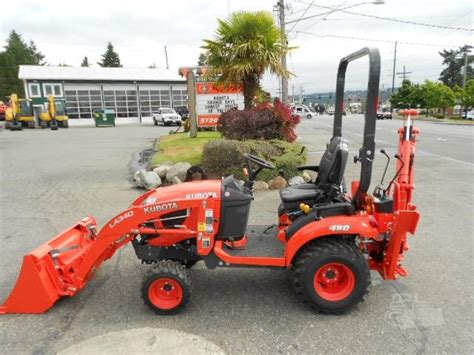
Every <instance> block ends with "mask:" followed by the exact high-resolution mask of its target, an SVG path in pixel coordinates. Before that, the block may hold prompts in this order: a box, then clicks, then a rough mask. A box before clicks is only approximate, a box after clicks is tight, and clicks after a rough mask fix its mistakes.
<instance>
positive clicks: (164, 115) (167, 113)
mask: <svg viewBox="0 0 474 355" xmlns="http://www.w3.org/2000/svg"><path fill="white" fill-rule="evenodd" d="M153 123H154V124H155V126H158V125H159V124H161V125H163V126H170V125H173V124H175V125H176V126H181V116H180V115H178V113H177V112H176V111H175V110H174V108H169V107H160V108H159V109H158V111H155V112H153Z"/></svg>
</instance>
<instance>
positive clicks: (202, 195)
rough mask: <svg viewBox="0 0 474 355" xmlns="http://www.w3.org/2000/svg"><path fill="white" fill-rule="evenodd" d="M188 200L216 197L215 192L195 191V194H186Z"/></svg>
mask: <svg viewBox="0 0 474 355" xmlns="http://www.w3.org/2000/svg"><path fill="white" fill-rule="evenodd" d="M186 198H187V199H188V200H201V199H206V198H217V193H216V192H196V193H195V194H186Z"/></svg>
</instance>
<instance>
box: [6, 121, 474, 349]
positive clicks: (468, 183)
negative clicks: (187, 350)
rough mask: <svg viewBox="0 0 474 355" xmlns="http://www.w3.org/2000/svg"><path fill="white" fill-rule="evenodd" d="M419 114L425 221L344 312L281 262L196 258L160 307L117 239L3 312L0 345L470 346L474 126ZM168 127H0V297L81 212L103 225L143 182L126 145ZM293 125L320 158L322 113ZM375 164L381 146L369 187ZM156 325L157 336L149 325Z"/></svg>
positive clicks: (146, 142) (262, 207)
mask: <svg viewBox="0 0 474 355" xmlns="http://www.w3.org/2000/svg"><path fill="white" fill-rule="evenodd" d="M400 125H401V121H398V120H393V121H378V122H377V126H378V128H377V136H376V139H377V146H378V147H377V148H378V149H380V148H385V149H386V150H387V151H389V152H390V153H391V154H393V153H395V152H396V144H397V135H396V133H395V132H396V130H397V128H398V127H399V126H400ZM418 126H419V128H420V130H421V135H420V142H419V154H418V155H417V162H416V191H415V201H414V202H415V203H416V204H417V205H418V207H419V209H420V211H421V214H422V221H421V224H420V226H419V229H418V233H417V235H416V236H413V237H410V245H411V250H410V252H409V253H408V254H407V257H406V261H405V266H406V267H407V268H408V270H409V271H410V275H409V276H408V277H406V278H403V279H400V280H397V281H390V282H385V281H382V280H381V279H380V277H378V276H377V275H376V274H373V275H372V278H373V286H372V288H371V291H370V294H369V296H368V298H367V300H366V302H365V303H363V304H361V305H360V306H359V307H358V308H357V309H356V310H354V311H353V312H351V313H350V314H347V315H343V316H324V315H320V314H317V313H314V312H313V311H311V310H310V309H309V308H308V307H306V306H305V305H303V304H301V303H300V301H299V299H298V298H297V297H296V295H295V294H294V293H293V291H292V289H291V287H290V283H289V278H288V274H287V273H286V272H285V271H274V270H264V269H241V268H237V269H217V270H207V269H206V268H205V267H204V265H203V264H202V263H199V264H198V265H197V266H196V267H195V268H194V269H192V271H191V277H192V279H193V294H192V296H191V301H190V303H189V304H188V306H187V308H186V309H185V310H184V312H183V313H181V314H179V315H176V316H172V317H163V316H157V315H155V314H152V313H151V312H150V311H149V310H148V308H146V307H145V306H144V305H143V302H142V300H141V297H140V288H141V282H142V278H143V275H144V273H145V272H146V270H147V268H148V266H146V265H141V264H140V262H139V261H138V260H137V259H136V257H135V255H134V253H133V249H132V247H131V246H126V247H125V248H123V249H121V250H120V251H119V252H117V253H116V255H115V256H114V257H113V258H112V259H111V260H109V261H107V262H106V263H104V264H103V266H102V267H101V268H100V269H99V271H98V272H97V274H96V277H95V278H94V279H93V280H92V281H91V282H90V283H89V285H88V286H87V288H85V289H84V290H83V291H81V292H80V293H79V294H78V295H77V296H76V297H73V298H67V299H62V300H61V301H59V302H58V303H57V304H56V305H55V307H53V308H52V309H51V310H50V311H48V312H47V313H45V314H42V315H3V316H0V353H4V354H11V353H35V354H42V353H46V354H50V353H56V352H60V351H66V353H67V351H68V349H69V353H73V352H74V350H77V349H79V348H80V345H81V344H86V343H87V344H103V343H104V342H105V343H107V344H109V345H110V347H109V349H114V348H113V345H114V344H115V345H116V344H117V342H118V341H119V339H126V340H123V341H128V342H130V341H135V342H138V343H143V344H146V345H148V344H152V345H150V346H151V348H149V350H153V351H157V349H160V347H159V344H161V343H163V344H168V343H169V336H170V335H169V333H170V332H169V330H173V331H176V334H180V335H179V336H180V337H181V340H182V339H186V340H187V339H189V342H196V343H195V346H196V347H200V346H202V347H204V348H202V349H209V351H208V353H212V352H214V350H215V349H220V350H222V351H223V352H226V353H230V354H241V353H255V354H262V353H272V354H273V353H307V354H308V353H336V352H341V353H364V354H365V353H371V354H372V353H373V354H376V353H377V354H379V353H388V352H390V353H434V352H436V353H439V352H447V353H472V352H473V350H474V348H473V336H472V334H474V332H473V296H472V295H473V294H474V293H473V277H472V267H473V264H472V260H473V243H472V237H473V207H472V206H473V205H472V199H473V197H474V187H473V181H474V163H473V127H472V126H451V125H450V126H448V125H441V124H437V123H435V122H421V121H420V122H419V123H418ZM168 130H169V129H166V128H161V127H153V126H118V127H116V128H85V127H83V128H70V129H68V130H59V131H57V132H53V131H49V130H39V129H37V130H24V131H22V132H9V131H3V132H2V133H1V134H0V172H1V173H0V204H1V216H0V241H1V248H0V301H1V300H2V299H4V298H5V297H6V296H7V295H8V293H9V291H10V289H11V288H12V287H13V284H14V280H15V277H16V275H17V274H18V272H19V270H20V266H21V259H22V255H23V254H24V253H26V252H28V251H30V250H32V249H34V248H35V247H36V246H38V245H40V244H41V243H44V242H45V241H47V240H49V239H50V238H52V237H53V236H54V235H55V234H57V233H59V232H60V231H62V230H63V229H65V228H66V227H68V226H69V225H71V224H73V223H75V222H76V221H78V220H79V219H81V218H82V217H83V216H85V215H89V214H91V215H94V216H95V217H97V219H98V221H99V223H100V224H103V223H105V222H106V221H107V220H108V219H109V218H111V217H112V216H114V215H115V214H117V213H118V212H120V211H121V210H123V209H125V208H126V207H127V206H128V205H129V203H130V202H131V201H133V199H134V198H135V197H136V196H137V195H138V194H139V191H137V190H134V189H131V188H130V185H129V184H128V182H127V181H126V178H127V174H128V171H127V163H128V161H129V159H130V155H131V153H133V152H134V151H137V150H139V149H141V148H146V147H148V146H150V145H151V144H152V142H153V140H154V139H155V138H156V137H158V136H159V135H162V134H166V133H167V132H168ZM362 130H363V119H362V117H360V116H358V115H353V116H348V117H346V118H344V125H343V135H344V137H346V138H347V139H348V140H349V146H350V149H351V154H355V153H356V152H357V149H358V146H359V145H360V142H361V139H362V136H361V134H362ZM298 133H299V137H300V138H299V139H300V141H301V142H302V143H304V144H305V145H307V147H308V157H309V161H310V162H315V163H317V162H318V161H319V159H320V157H321V154H322V152H323V151H324V148H325V144H326V143H327V142H328V141H329V138H330V136H331V119H330V118H329V117H327V116H319V117H317V118H314V119H312V120H306V119H305V120H304V121H303V122H302V123H301V125H300V127H299V128H298ZM383 166H384V158H383V156H381V155H380V154H378V155H377V157H376V162H375V170H374V175H373V185H372V186H373V187H374V186H375V184H376V183H377V182H378V180H379V179H380V175H381V171H382V169H383ZM359 168H360V167H359V166H358V165H356V164H353V163H352V162H351V161H349V163H348V166H347V169H346V180H347V181H350V180H352V179H355V178H357V175H358V173H359ZM390 173H393V169H390ZM277 204H278V194H277V193H276V192H274V191H272V192H265V193H258V194H257V195H256V199H255V201H254V206H253V208H252V215H251V218H250V222H251V223H254V224H272V223H275V222H276V208H277ZM31 297H34V295H31ZM150 329H151V330H150ZM153 330H155V331H156V333H155V334H156V335H150V331H153ZM117 334H123V337H120V336H117ZM127 334H128V336H126V335H127ZM130 334H143V337H142V338H141V337H140V336H137V337H132V336H130ZM96 337H99V338H96ZM165 338H166V339H165ZM94 339H99V340H97V341H95V342H94ZM205 341H208V342H211V343H212V346H208V347H206V344H205ZM156 344H158V346H157V345H156ZM103 348H104V347H103V346H102V348H101V349H103ZM71 349H73V350H72V352H71ZM82 349H84V348H82ZM133 349H139V350H137V351H145V350H146V349H145V348H137V347H135V348H133ZM144 349H145V350H144ZM163 349H164V348H163ZM167 349H169V348H167ZM174 349H175V350H178V349H179V348H174ZM202 349H201V350H202ZM213 349H214V350H213ZM89 350H90V348H89ZM200 352H203V351H200ZM203 353H205V351H204V352H203Z"/></svg>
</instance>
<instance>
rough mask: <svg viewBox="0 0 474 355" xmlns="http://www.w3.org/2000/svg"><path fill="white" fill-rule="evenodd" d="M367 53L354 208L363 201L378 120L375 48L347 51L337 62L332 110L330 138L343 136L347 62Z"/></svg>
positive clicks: (376, 50)
mask: <svg viewBox="0 0 474 355" xmlns="http://www.w3.org/2000/svg"><path fill="white" fill-rule="evenodd" d="M366 55H368V56H369V84H368V86H367V98H366V109H365V123H364V141H363V143H362V147H361V148H360V149H359V156H358V157H355V158H354V161H360V162H361V171H360V182H359V188H358V189H357V192H356V194H355V195H354V196H353V198H354V202H355V204H356V206H357V207H360V205H361V203H362V198H363V195H364V194H365V193H366V192H367V190H368V189H369V186H370V179H371V177H372V162H373V160H374V151H375V123H376V122H377V104H378V96H379V82H380V53H379V50H378V49H377V48H368V47H365V48H362V49H360V50H358V51H357V52H354V53H352V54H349V55H348V56H347V57H344V58H342V59H341V61H340V62H339V68H338V70H337V83H336V109H335V113H334V129H333V137H342V109H343V105H344V103H343V102H344V84H345V82H346V70H347V66H348V64H349V62H352V61H354V60H356V59H359V58H362V57H364V56H366Z"/></svg>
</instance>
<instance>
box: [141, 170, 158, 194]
mask: <svg viewBox="0 0 474 355" xmlns="http://www.w3.org/2000/svg"><path fill="white" fill-rule="evenodd" d="M138 182H139V184H140V185H141V186H142V187H144V188H145V189H147V190H153V189H156V188H157V187H158V186H160V185H161V183H162V182H161V179H160V177H159V176H158V174H157V173H155V172H153V171H144V170H140V171H138Z"/></svg>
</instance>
